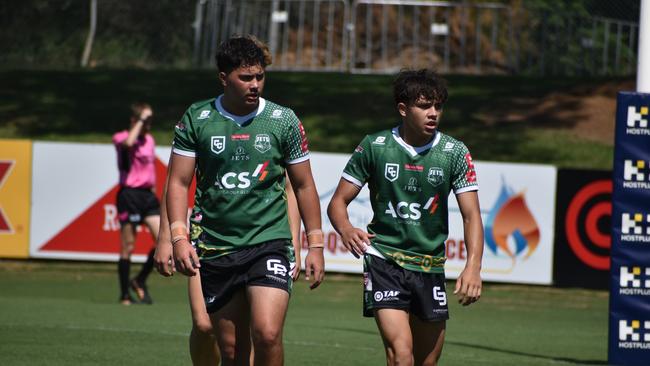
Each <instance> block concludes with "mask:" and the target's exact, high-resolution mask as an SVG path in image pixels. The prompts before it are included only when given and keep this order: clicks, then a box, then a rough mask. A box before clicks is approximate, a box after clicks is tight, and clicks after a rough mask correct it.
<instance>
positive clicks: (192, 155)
mask: <svg viewBox="0 0 650 366" xmlns="http://www.w3.org/2000/svg"><path fill="white" fill-rule="evenodd" d="M172 152H173V153H174V154H176V155H182V156H189V157H190V158H195V157H196V152H194V151H185V150H181V149H179V148H176V147H175V148H173V149H172Z"/></svg>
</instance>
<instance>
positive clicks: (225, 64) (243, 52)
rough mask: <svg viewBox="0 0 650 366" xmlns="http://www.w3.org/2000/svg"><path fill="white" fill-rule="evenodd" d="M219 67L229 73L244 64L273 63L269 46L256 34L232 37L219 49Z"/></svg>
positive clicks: (262, 64)
mask: <svg viewBox="0 0 650 366" xmlns="http://www.w3.org/2000/svg"><path fill="white" fill-rule="evenodd" d="M216 60H217V68H218V69H219V71H220V72H224V73H226V74H228V73H229V72H231V71H232V70H234V69H236V68H238V67H242V66H254V65H260V66H262V68H265V67H266V66H268V65H270V64H271V57H270V53H269V51H268V47H267V46H266V45H265V44H264V43H263V42H262V41H260V40H258V39H257V38H255V37H254V36H250V35H247V36H239V35H235V36H232V37H230V38H229V39H228V40H226V41H224V42H223V43H221V44H220V45H219V48H218V49H217V56H216Z"/></svg>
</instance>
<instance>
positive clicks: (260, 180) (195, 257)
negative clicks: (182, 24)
mask: <svg viewBox="0 0 650 366" xmlns="http://www.w3.org/2000/svg"><path fill="white" fill-rule="evenodd" d="M266 64H267V63H266V60H265V57H264V52H263V50H262V48H261V47H260V46H259V45H258V44H257V43H256V41H255V40H254V39H252V38H251V37H232V38H230V39H229V40H227V41H225V42H224V43H222V44H221V45H220V46H219V49H218V51H217V65H218V68H219V79H220V81H221V84H222V86H223V88H224V92H223V94H222V95H221V96H219V97H218V98H213V99H209V100H206V101H201V102H197V103H194V104H193V105H192V106H190V108H189V109H188V110H187V111H186V112H185V114H184V116H183V118H182V119H181V121H180V122H179V123H178V124H177V125H176V128H175V136H174V144H173V148H172V158H171V159H172V161H171V168H170V172H169V182H168V190H167V196H166V198H167V214H168V217H169V221H170V222H171V224H170V229H171V236H172V245H173V252H174V263H175V266H176V269H177V270H178V271H179V272H181V273H183V274H185V275H188V276H193V275H195V274H196V273H197V272H200V277H201V289H202V292H203V296H204V300H205V301H204V302H205V306H206V310H207V312H208V314H210V320H211V322H212V325H213V328H214V329H215V330H216V333H217V335H216V336H217V341H218V343H219V349H220V352H221V358H222V364H223V365H231V364H248V361H249V354H250V348H251V347H250V339H251V338H252V340H253V346H254V349H255V360H254V363H255V364H257V365H281V364H283V361H284V351H283V346H282V328H283V325H284V319H285V315H286V311H287V306H288V301H289V293H290V291H291V286H292V279H291V262H292V261H293V260H294V253H293V247H292V244H291V232H290V230H289V222H288V219H287V198H286V192H285V171H286V172H287V173H288V176H289V179H290V180H291V184H292V186H293V190H294V193H295V195H296V200H297V202H298V208H299V210H300V214H301V217H302V221H303V223H304V226H305V231H306V232H307V240H308V244H309V252H308V254H307V257H306V258H305V274H306V278H307V279H310V278H311V279H312V285H311V287H312V288H315V287H317V286H318V285H319V284H320V283H321V281H322V279H323V275H324V270H323V269H324V258H323V234H322V231H321V220H320V204H319V199H318V194H317V191H316V186H315V184H314V181H313V178H312V175H311V166H310V163H309V150H308V146H307V139H306V136H305V132H304V129H303V127H302V124H301V123H300V121H299V120H298V118H297V117H296V115H295V114H294V113H293V111H292V110H291V109H289V108H286V107H282V106H280V105H277V104H275V103H272V102H270V101H268V100H265V99H263V98H262V97H261V94H262V91H263V88H264V82H265V67H266ZM195 171H196V176H197V184H196V190H197V193H196V198H195V202H194V210H193V213H192V216H191V217H190V223H191V224H190V226H191V227H190V238H189V239H188V237H187V228H186V227H185V222H186V220H185V218H186V215H187V191H188V187H189V185H190V182H191V180H192V178H193V176H194V173H195ZM190 241H191V243H190Z"/></svg>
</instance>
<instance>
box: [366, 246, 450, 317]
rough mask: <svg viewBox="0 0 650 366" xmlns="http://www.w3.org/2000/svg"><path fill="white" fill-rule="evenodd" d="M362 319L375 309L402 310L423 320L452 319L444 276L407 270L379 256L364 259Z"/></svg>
mask: <svg viewBox="0 0 650 366" xmlns="http://www.w3.org/2000/svg"><path fill="white" fill-rule="evenodd" d="M363 286H364V288H363V316H366V317H373V316H374V311H373V310H376V309H402V310H406V311H407V312H409V313H412V314H414V315H415V316H417V317H418V318H420V320H422V321H442V320H447V319H449V308H448V307H447V294H446V293H445V275H444V274H443V273H425V272H416V271H410V270H408V269H404V268H402V267H400V266H399V265H397V264H395V263H393V262H388V261H386V260H384V259H381V258H379V257H376V256H373V255H370V254H366V255H364V257H363Z"/></svg>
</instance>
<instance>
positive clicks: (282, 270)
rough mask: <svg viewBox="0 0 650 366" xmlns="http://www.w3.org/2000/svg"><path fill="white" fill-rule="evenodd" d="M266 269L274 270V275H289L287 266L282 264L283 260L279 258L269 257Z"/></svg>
mask: <svg viewBox="0 0 650 366" xmlns="http://www.w3.org/2000/svg"><path fill="white" fill-rule="evenodd" d="M266 269H267V270H268V271H269V272H273V274H274V275H280V276H282V277H284V276H286V275H287V267H286V266H285V265H283V264H282V261H281V260H279V259H269V260H267V261H266Z"/></svg>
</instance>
